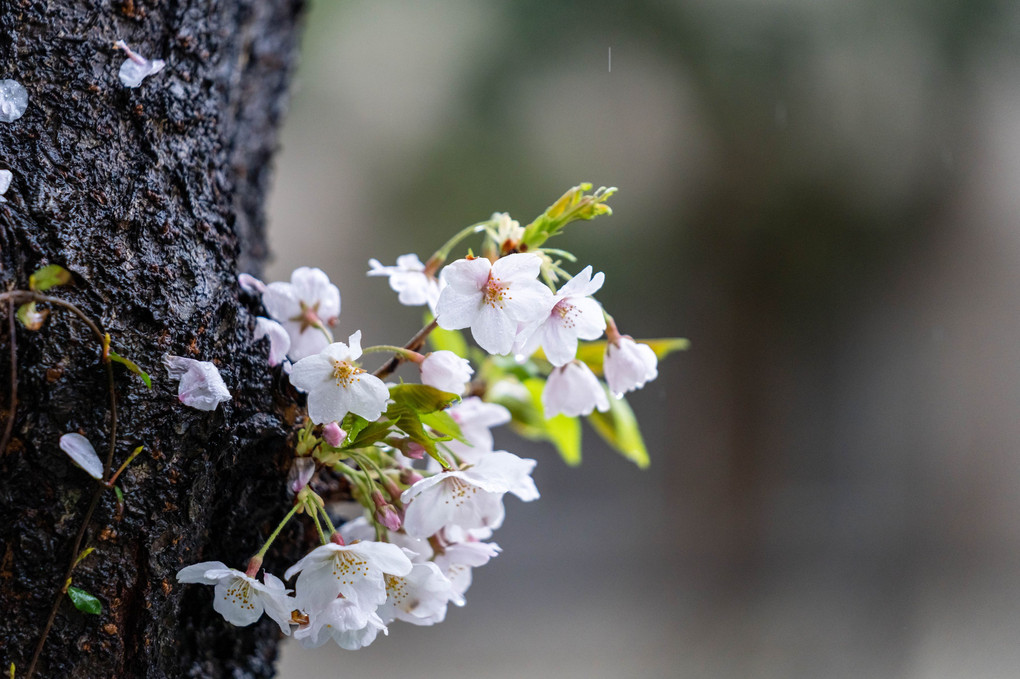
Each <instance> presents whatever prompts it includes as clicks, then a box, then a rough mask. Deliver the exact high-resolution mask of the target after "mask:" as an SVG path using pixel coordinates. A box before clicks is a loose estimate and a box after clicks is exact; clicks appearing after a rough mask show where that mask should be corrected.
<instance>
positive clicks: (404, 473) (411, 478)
mask: <svg viewBox="0 0 1020 679" xmlns="http://www.w3.org/2000/svg"><path fill="white" fill-rule="evenodd" d="M423 478H425V477H424V476H422V475H421V474H419V473H418V472H417V471H416V470H414V469H412V468H411V467H404V468H403V469H401V470H400V482H401V483H402V484H404V485H405V486H413V485H414V484H416V483H418V482H419V481H421V480H422V479H423Z"/></svg>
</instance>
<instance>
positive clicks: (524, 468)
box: [400, 451, 538, 538]
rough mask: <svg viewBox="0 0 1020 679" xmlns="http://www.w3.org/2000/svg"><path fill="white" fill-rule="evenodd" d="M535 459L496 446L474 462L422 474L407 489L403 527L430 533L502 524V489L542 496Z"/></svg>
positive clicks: (410, 531)
mask: <svg viewBox="0 0 1020 679" xmlns="http://www.w3.org/2000/svg"><path fill="white" fill-rule="evenodd" d="M534 467H535V461H534V460H526V459H521V458H519V457H517V456H516V455H513V454H512V453H507V452H505V451H494V452H492V453H489V454H488V455H485V456H484V457H482V459H481V460H480V461H479V462H478V464H475V465H473V466H471V467H468V468H466V469H463V470H455V471H445V472H440V473H439V474H435V475H433V476H430V477H427V478H424V479H422V480H421V481H419V482H417V483H415V484H414V485H413V486H411V487H410V488H408V489H407V490H405V491H404V492H403V494H402V495H401V497H400V499H401V500H402V501H403V503H404V505H405V510H404V531H405V532H407V534H408V535H412V536H414V537H420V538H426V537H429V536H431V535H434V534H436V533H437V532H439V531H440V530H441V529H442V528H444V527H448V526H458V527H460V528H464V529H472V528H493V529H495V528H499V527H500V526H501V525H502V523H503V517H504V515H505V510H504V508H503V495H504V494H505V493H508V492H510V493H513V494H514V495H516V496H517V497H519V498H520V499H521V500H524V501H525V502H530V501H532V500H536V499H538V489H537V488H535V484H534V481H532V480H531V471H532V470H533V469H534Z"/></svg>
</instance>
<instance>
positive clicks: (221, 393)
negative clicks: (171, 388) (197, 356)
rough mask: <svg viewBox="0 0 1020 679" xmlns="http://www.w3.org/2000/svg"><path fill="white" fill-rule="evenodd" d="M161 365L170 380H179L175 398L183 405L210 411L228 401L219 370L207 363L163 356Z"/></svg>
mask: <svg viewBox="0 0 1020 679" xmlns="http://www.w3.org/2000/svg"><path fill="white" fill-rule="evenodd" d="M163 365H164V366H165V367H166V370H167V374H168V375H169V376H170V378H171V379H177V380H180V383H179V384H178V385H177V398H178V399H180V401H181V403H183V404H184V405H186V406H190V407H192V408H195V409H196V410H205V411H210V410H216V407H217V406H218V405H219V404H220V403H223V402H224V401H229V400H230V398H231V396H230V391H229V390H228V389H227V385H226V384H225V383H224V382H223V377H222V376H221V375H220V371H219V369H218V368H217V367H216V366H215V365H213V364H212V363H210V362H209V361H196V360H194V359H191V358H184V357H183V356H171V355H170V354H163Z"/></svg>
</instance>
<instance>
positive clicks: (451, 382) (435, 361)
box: [418, 350, 475, 396]
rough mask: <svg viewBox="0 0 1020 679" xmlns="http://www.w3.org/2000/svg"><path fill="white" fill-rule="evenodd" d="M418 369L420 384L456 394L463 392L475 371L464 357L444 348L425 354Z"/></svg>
mask: <svg viewBox="0 0 1020 679" xmlns="http://www.w3.org/2000/svg"><path fill="white" fill-rule="evenodd" d="M418 369H419V370H420V371H421V383H422V384H426V385H428V386H430V387H435V388H436V389H440V390H442V391H448V392H450V393H453V394H457V395H458V396H459V395H461V394H463V393H464V390H465V389H466V388H467V383H468V382H470V381H471V375H473V374H474V372H475V371H474V368H472V367H471V364H470V363H468V360H467V359H466V358H461V357H460V356H458V355H457V354H455V353H453V352H452V351H446V350H442V351H433V352H431V353H429V354H426V356H425V359H424V360H422V362H421V363H420V364H419V365H418Z"/></svg>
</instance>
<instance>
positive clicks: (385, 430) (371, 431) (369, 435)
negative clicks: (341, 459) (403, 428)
mask: <svg viewBox="0 0 1020 679" xmlns="http://www.w3.org/2000/svg"><path fill="white" fill-rule="evenodd" d="M362 419H364V418H362ZM392 427H393V422H391V421H389V420H383V421H381V422H370V423H368V424H367V426H365V427H363V428H361V429H359V430H358V431H357V432H356V434H355V435H354V436H348V437H347V438H346V439H344V442H343V444H341V446H340V447H341V449H343V448H365V447H368V446H371V445H372V444H373V443H378V442H379V441H382V440H383V439H385V438H386V437H387V436H388V435H389V433H390V430H391V429H392Z"/></svg>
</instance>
